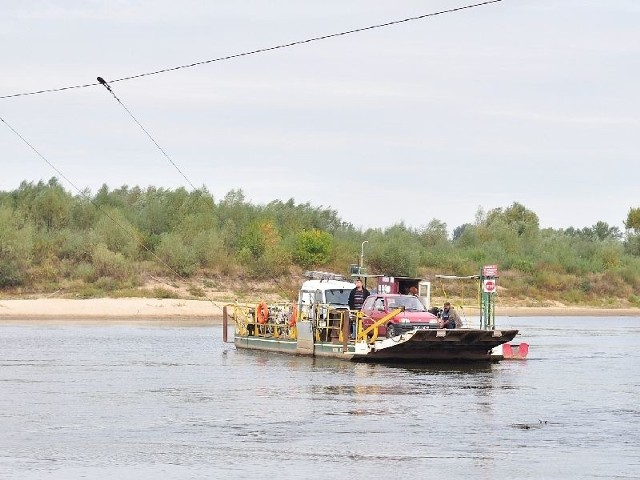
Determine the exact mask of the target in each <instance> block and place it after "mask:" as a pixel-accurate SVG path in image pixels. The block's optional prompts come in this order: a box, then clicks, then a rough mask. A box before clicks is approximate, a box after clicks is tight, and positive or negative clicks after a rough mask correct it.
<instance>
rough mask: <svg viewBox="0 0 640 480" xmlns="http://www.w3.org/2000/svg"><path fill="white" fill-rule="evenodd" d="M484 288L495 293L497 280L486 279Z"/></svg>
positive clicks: (487, 291) (485, 290) (486, 291)
mask: <svg viewBox="0 0 640 480" xmlns="http://www.w3.org/2000/svg"><path fill="white" fill-rule="evenodd" d="M483 290H484V292H485V293H493V292H495V291H496V281H495V280H491V279H487V280H485V281H484V285H483Z"/></svg>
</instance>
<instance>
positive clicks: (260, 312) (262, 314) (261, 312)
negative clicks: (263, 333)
mask: <svg viewBox="0 0 640 480" xmlns="http://www.w3.org/2000/svg"><path fill="white" fill-rule="evenodd" d="M268 318H269V307H268V306H267V304H266V302H260V303H259V304H258V306H257V307H256V320H257V321H258V323H259V324H260V325H264V324H265V323H267V319H268Z"/></svg>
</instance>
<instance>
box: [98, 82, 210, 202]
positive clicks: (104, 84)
mask: <svg viewBox="0 0 640 480" xmlns="http://www.w3.org/2000/svg"><path fill="white" fill-rule="evenodd" d="M97 80H98V83H99V84H100V85H103V86H104V87H105V88H106V89H107V91H109V93H111V95H113V98H115V99H116V101H117V102H118V103H119V104H120V105H121V106H122V108H124V110H125V111H126V112H127V113H128V114H129V116H130V117H131V118H132V119H133V121H134V122H136V123H137V124H138V126H139V127H140V128H141V129H142V131H143V132H144V133H145V134H146V135H147V137H149V139H150V140H151V141H152V142H153V144H154V145H155V146H156V147H157V148H158V150H160V152H161V153H162V155H164V157H165V158H166V159H167V160H169V163H171V165H173V166H174V168H175V169H176V170H177V171H178V173H180V175H182V178H184V179H185V180H186V181H187V183H188V184H189V185H191V188H193V190H194V191H195V190H198V189H197V188H196V187H195V186H194V185H193V183H191V180H189V179H188V178H187V176H186V175H185V174H184V173H183V172H182V170H180V167H178V165H176V164H175V162H174V161H173V160H171V157H170V156H169V155H168V154H167V152H165V151H164V149H163V148H162V147H161V146H160V145H159V144H158V142H156V140H155V139H154V138H153V137H152V136H151V134H150V133H149V132H148V131H147V129H146V128H144V127H143V126H142V124H141V123H140V122H139V121H138V119H137V118H136V117H135V116H134V115H133V113H131V110H129V109H128V108H127V106H126V105H125V104H124V103H122V100H120V98H118V96H117V95H116V94H115V92H114V91H113V90H112V89H111V87H110V86H109V84H108V83H107V82H106V80H105V79H104V78H102V77H98V78H97Z"/></svg>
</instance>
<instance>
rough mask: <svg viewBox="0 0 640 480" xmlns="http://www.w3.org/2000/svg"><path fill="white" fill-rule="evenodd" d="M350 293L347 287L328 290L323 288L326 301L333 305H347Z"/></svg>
mask: <svg viewBox="0 0 640 480" xmlns="http://www.w3.org/2000/svg"><path fill="white" fill-rule="evenodd" d="M350 293H351V290H350V289H348V288H332V289H330V290H325V292H324V294H325V296H326V298H327V303H331V304H333V305H348V304H349V294H350Z"/></svg>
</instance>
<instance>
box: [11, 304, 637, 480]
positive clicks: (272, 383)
mask: <svg viewBox="0 0 640 480" xmlns="http://www.w3.org/2000/svg"><path fill="white" fill-rule="evenodd" d="M498 323H499V325H500V326H501V327H504V328H507V327H513V328H518V329H520V331H521V336H520V337H518V339H519V340H520V341H526V342H528V343H529V344H530V352H529V359H528V360H526V361H503V362H501V363H499V364H489V365H480V366H470V365H438V366H431V367H418V366H415V367H412V366H384V365H365V364H351V363H348V362H341V361H338V360H317V359H316V360H314V359H310V358H300V357H292V356H286V355H273V354H265V353H251V352H247V351H236V350H235V347H234V346H233V345H232V344H223V343H222V333H221V327H219V326H214V327H177V326H176V327H172V326H161V325H159V326H136V325H134V324H132V325H131V326H127V325H111V326H110V325H48V324H46V323H39V324H32V325H27V324H21V325H15V324H12V325H2V326H0V478H2V479H14V478H15V479H41V478H53V479H75V478H91V479H96V478H118V479H157V478H163V479H200V478H202V479H204V478H221V477H223V476H226V477H228V478H234V479H235V478H279V479H289V478H291V479H293V478H296V479H313V478H327V477H328V478H337V477H344V478H394V479H395V478H411V479H415V478H427V477H429V478H447V479H452V478H470V479H487V480H489V479H490V480H496V479H503V478H511V477H512V478H520V479H550V478H563V479H569V478H576V479H585V478H607V479H609V478H640V318H630V317H620V318H617V317H608V318H570V317H563V318H542V317H536V318H505V319H502V320H500V319H499V321H498Z"/></svg>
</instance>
